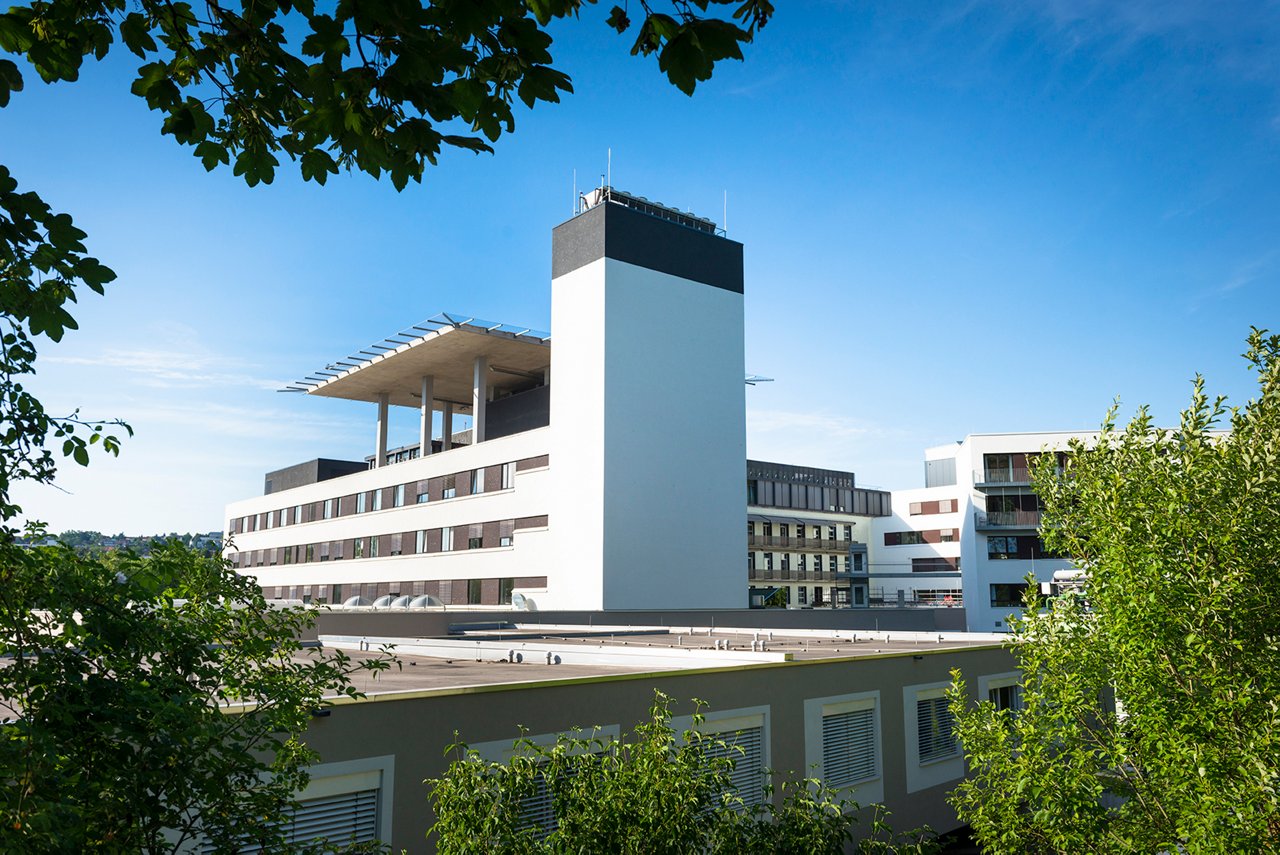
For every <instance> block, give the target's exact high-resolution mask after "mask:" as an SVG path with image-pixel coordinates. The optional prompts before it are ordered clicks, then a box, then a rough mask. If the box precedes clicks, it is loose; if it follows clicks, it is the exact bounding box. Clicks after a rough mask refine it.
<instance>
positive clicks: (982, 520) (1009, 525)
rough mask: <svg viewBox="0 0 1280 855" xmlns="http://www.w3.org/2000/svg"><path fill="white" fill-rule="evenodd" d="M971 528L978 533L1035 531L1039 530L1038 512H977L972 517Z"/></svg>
mask: <svg viewBox="0 0 1280 855" xmlns="http://www.w3.org/2000/svg"><path fill="white" fill-rule="evenodd" d="M973 526H974V528H976V529H977V530H978V531H1006V530H1010V529H1022V530H1025V531H1036V530H1037V529H1039V528H1040V511H987V512H986V513H982V512H981V511H979V512H977V513H975V514H974V515H973Z"/></svg>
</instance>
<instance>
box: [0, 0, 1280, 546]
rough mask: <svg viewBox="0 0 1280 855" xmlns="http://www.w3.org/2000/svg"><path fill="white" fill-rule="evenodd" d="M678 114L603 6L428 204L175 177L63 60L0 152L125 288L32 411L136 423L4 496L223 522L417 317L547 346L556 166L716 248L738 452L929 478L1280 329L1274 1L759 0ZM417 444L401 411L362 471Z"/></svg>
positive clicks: (150, 122)
mask: <svg viewBox="0 0 1280 855" xmlns="http://www.w3.org/2000/svg"><path fill="white" fill-rule="evenodd" d="M777 5H778V14H777V17H776V18H775V20H774V21H773V22H772V23H771V24H770V25H769V26H768V27H767V28H766V29H765V30H764V31H763V32H762V33H761V34H760V36H759V38H758V39H757V42H756V44H755V45H753V46H752V47H751V48H750V49H749V52H748V56H747V61H746V62H745V63H741V64H738V63H733V64H728V65H725V66H723V67H721V68H720V69H719V70H718V71H717V72H716V74H715V77H714V78H713V79H712V80H711V81H710V82H709V83H707V84H704V85H703V86H701V87H700V88H699V90H698V92H697V94H696V95H695V96H694V97H693V98H692V99H690V98H687V97H685V96H684V95H682V94H681V93H679V92H678V91H676V90H675V89H674V88H672V87H670V86H669V85H667V84H666V83H665V81H664V79H663V78H662V77H661V76H660V75H659V74H658V72H657V69H656V64H655V63H654V62H653V61H652V60H648V61H646V60H643V59H637V58H633V57H630V56H629V55H628V52H627V49H628V46H629V42H628V41H626V40H625V39H621V38H618V37H616V36H613V35H612V34H611V32H610V31H609V30H608V29H607V28H605V27H604V25H603V23H602V19H603V12H602V11H601V10H598V9H597V10H592V11H588V12H587V13H586V14H584V16H583V20H581V21H578V22H573V23H568V24H563V25H560V26H558V27H557V28H556V29H555V30H554V35H555V48H554V51H555V53H556V56H557V60H558V66H559V67H560V68H562V69H563V70H565V71H567V72H568V73H570V74H571V75H572V77H573V80H574V85H575V88H576V90H577V91H576V93H575V94H574V95H572V96H570V97H568V98H567V99H566V101H565V102H564V103H563V104H560V105H548V106H542V107H539V108H538V109H537V110H535V111H532V112H530V111H526V110H524V109H523V108H521V109H520V110H519V111H518V113H517V126H516V131H515V133H514V134H513V135H511V136H509V137H507V138H504V139H503V140H501V141H500V142H499V144H498V145H497V151H496V153H495V154H493V155H480V156H473V155H470V154H466V153H461V152H460V153H456V154H450V155H448V156H446V157H445V158H444V159H443V161H442V164H441V165H440V166H439V167H438V168H436V169H434V170H433V171H431V172H430V173H429V174H428V175H427V176H426V178H425V179H424V182H423V184H422V185H421V186H411V187H410V188H409V189H407V190H406V191H404V192H403V193H396V192H395V190H394V188H392V187H391V185H390V184H389V183H388V182H385V181H384V182H376V181H373V180H372V179H370V178H368V177H365V176H344V177H340V178H338V179H334V180H331V181H330V183H329V185H328V186H327V187H324V188H320V187H317V186H314V185H304V184H303V183H302V181H301V180H300V179H299V178H296V177H295V176H294V175H293V174H292V173H289V172H287V171H286V172H285V173H284V174H282V175H281V176H280V177H279V178H278V179H277V181H276V182H275V184H274V185H272V186H270V187H259V188H255V189H249V188H247V187H245V186H244V185H243V184H242V183H240V182H239V181H238V180H237V179H235V178H233V177H232V176H231V174H230V171H229V170H221V171H219V172H215V173H213V174H206V173H205V172H204V169H203V168H202V167H201V166H200V164H199V162H198V161H197V160H195V158H193V157H192V156H191V155H190V153H189V150H187V149H183V148H181V147H179V146H177V145H175V144H174V143H173V142H172V141H171V140H169V139H167V138H162V137H161V136H160V134H159V132H158V128H159V118H158V117H157V116H155V115H152V114H150V113H149V112H148V111H147V110H146V106H145V104H144V103H143V102H142V101H141V100H140V99H138V98H136V97H134V96H132V95H130V94H129V91H128V89H129V81H130V79H131V77H130V74H131V72H132V70H133V67H134V66H136V64H137V61H136V60H135V59H134V58H133V57H131V56H129V55H127V54H124V53H121V54H120V55H118V56H113V57H111V58H109V59H108V60H107V61H105V62H103V63H100V64H97V65H93V66H89V67H86V69H85V70H84V72H83V74H82V77H81V81H80V82H78V83H76V84H73V85H65V84H64V85H59V86H52V87H51V86H45V85H43V84H40V83H39V82H38V81H36V80H34V79H31V78H29V81H28V90H27V91H26V92H23V93H20V94H19V95H17V96H16V97H15V99H14V101H13V102H12V103H11V104H10V106H9V107H8V108H6V109H4V110H0V140H3V143H2V144H0V162H3V163H5V164H6V165H7V166H9V168H10V169H11V170H12V172H13V173H14V175H15V177H16V178H17V179H18V180H19V181H20V182H21V183H22V184H23V185H24V186H25V187H26V188H29V189H36V190H39V191H40V192H41V194H42V195H43V196H44V197H45V199H46V200H48V201H49V202H50V203H51V204H53V205H54V206H55V207H56V208H59V209H61V210H65V211H68V212H70V213H72V214H73V215H74V216H75V217H76V220H77V223H78V224H79V225H80V226H81V227H82V228H84V229H85V230H86V231H88V232H89V234H90V248H91V250H92V251H93V252H94V253H96V254H97V255H98V256H99V257H101V258H102V259H103V260H104V261H105V262H106V263H107V264H109V265H110V266H112V267H113V268H114V269H115V270H116V271H117V272H118V273H119V274H120V279H119V280H118V282H117V283H115V284H114V285H112V286H111V287H110V289H109V291H108V294H107V296H106V297H104V298H99V297H95V296H92V295H89V296H86V297H85V298H84V302H83V303H81V305H80V308H79V310H78V313H77V316H78V318H79V319H80V321H81V327H82V329H81V330H80V331H79V332H76V333H74V334H72V335H70V336H69V337H68V338H67V339H66V340H65V341H64V342H63V343H62V344H59V345H56V346H47V347H45V348H44V349H43V350H42V356H41V361H40V366H41V369H40V374H39V376H38V377H37V378H36V380H35V381H34V383H33V386H34V388H35V389H36V390H37V391H38V392H39V394H41V396H42V397H43V398H44V399H45V401H46V403H47V404H48V405H49V407H50V408H51V409H53V410H61V411H67V410H70V409H72V408H74V407H77V406H79V407H81V408H82V410H83V412H84V413H85V414H87V415H92V416H118V417H121V418H124V419H126V420H128V421H130V422H131V423H132V424H133V426H134V427H135V429H136V431H137V436H136V437H135V438H134V439H132V440H130V441H128V442H127V443H126V444H125V447H124V451H123V452H122V454H121V457H120V458H119V459H118V460H98V461H96V462H94V463H93V465H92V466H91V467H90V468H89V469H87V470H80V469H79V467H75V466H74V465H73V464H72V465H68V466H66V467H64V470H63V471H64V475H63V477H62V478H61V479H60V481H59V488H58V489H51V488H27V489H24V490H23V491H22V492H21V493H20V494H19V497H20V499H21V500H22V501H23V503H24V504H25V506H26V508H27V510H28V512H29V513H30V515H31V516H34V517H38V518H41V519H44V520H47V521H48V522H49V523H50V524H51V525H52V527H53V528H54V529H55V530H62V529H66V528H95V529H100V530H107V531H112V532H114V531H121V530H123V531H125V532H127V533H133V534H140V533H150V532H156V531H169V530H179V531H187V530H209V529H218V528H221V527H222V525H223V520H222V508H223V506H224V505H225V503H226V502H228V501H230V500H233V499H237V498H243V497H245V496H249V495H253V494H255V493H257V492H260V491H261V489H262V475H263V473H264V472H265V471H267V470H269V469H273V468H278V467H280V466H283V465H288V464H291V463H295V462H301V461H303V460H307V459H311V458H314V457H317V456H326V457H349V458H358V457H362V456H363V455H365V454H367V453H369V452H370V450H371V447H372V443H373V434H374V429H373V412H372V405H360V404H347V403H345V402H336V401H328V400H323V399H308V398H306V397H305V396H293V395H282V394H279V393H277V392H276V391H274V390H275V389H277V388H279V387H280V386H282V385H284V383H286V382H288V381H290V380H293V379H295V378H296V377H300V376H302V375H304V374H307V373H310V372H311V371H312V370H314V369H315V368H318V367H320V366H322V365H324V364H325V363H326V362H329V361H330V360H332V359H334V358H338V357H342V356H344V355H346V354H348V353H350V352H352V351H354V350H357V349H359V348H361V347H363V346H365V345H366V344H368V343H370V342H372V341H376V340H379V339H381V338H382V337H383V336H385V335H387V334H389V333H392V332H395V331H397V330H399V329H402V328H404V327H406V326H408V325H410V324H412V323H414V322H416V321H418V320H420V319H422V318H425V317H428V316H430V315H433V314H435V313H436V312H439V311H457V312H466V313H470V314H473V315H476V316H479V317H482V318H489V319H493V320H498V321H506V322H509V323H517V324H521V325H527V326H532V327H536V328H542V329H547V328H549V326H550V302H549V296H550V285H549V277H550V250H551V241H550V231H551V228H552V227H553V226H554V225H556V224H557V223H559V222H560V221H562V220H563V219H565V218H566V217H567V216H568V215H569V213H570V206H571V189H572V181H573V174H574V170H576V171H577V178H578V183H579V185H589V184H593V183H595V182H596V181H598V180H599V175H600V174H601V173H602V172H603V171H604V169H605V161H606V151H607V150H608V149H610V148H612V151H613V181H614V184H615V185H616V186H618V187H620V188H623V189H628V190H631V191H633V192H637V193H640V194H643V195H645V196H648V197H649V198H651V199H658V200H661V201H664V202H667V203H669V204H673V205H676V206H679V207H681V208H685V209H693V210H695V211H697V212H699V213H701V214H703V215H705V216H710V217H712V218H713V219H716V220H717V221H719V220H720V219H721V218H722V213H723V205H724V197H725V193H726V192H727V194H728V226H729V235H730V237H732V238H734V239H736V240H739V241H742V242H743V243H744V244H745V245H746V276H747V293H746V306H747V309H746V317H747V328H746V336H747V370H748V371H751V372H755V373H759V374H763V375H766V376H769V377H773V378H775V382H773V383H771V384H763V385H760V386H757V387H754V388H751V389H748V391H747V407H748V425H747V432H748V450H749V453H750V454H751V455H752V456H755V457H761V458H765V459H773V460H779V461H783V462H789V463H798V464H804V465H814V466H829V467H837V468H849V469H852V470H853V471H855V472H856V473H857V474H858V477H859V481H860V483H862V484H866V485H874V486H880V487H885V488H900V487H915V486H920V485H921V484H922V469H923V467H922V466H921V463H920V461H921V460H922V451H923V449H924V448H925V447H927V446H930V445H936V444H940V443H943V442H947V441H950V440H955V439H959V438H961V437H962V436H964V435H965V434H967V433H975V432H992V431H1023V430H1054V429H1075V428H1079V429H1088V428H1092V427H1095V426H1096V425H1097V424H1098V423H1099V421H1100V420H1101V418H1102V416H1103V414H1104V412H1105V410H1106V408H1107V406H1108V405H1109V403H1110V402H1111V400H1112V399H1113V398H1115V397H1119V398H1121V399H1122V401H1123V410H1122V412H1123V413H1125V414H1129V413H1131V412H1132V410H1133V408H1134V407H1135V406H1136V405H1137V404H1139V403H1149V404H1151V406H1152V408H1153V411H1154V413H1155V415H1156V417H1157V419H1158V420H1160V421H1163V422H1169V421H1171V420H1172V419H1173V418H1174V417H1175V416H1176V414H1177V412H1178V410H1179V409H1180V408H1181V407H1182V406H1183V405H1184V404H1185V403H1186V401H1187V400H1188V398H1189V393H1190V383H1189V381H1190V379H1191V378H1192V377H1193V376H1194V374H1195V373H1196V372H1201V373H1203V374H1204V375H1206V377H1207V378H1208V381H1209V386H1210V389H1211V390H1212V391H1216V392H1221V393H1224V394H1228V395H1229V396H1230V397H1231V399H1232V401H1234V402H1237V403H1242V402H1243V401H1244V400H1246V399H1247V398H1248V397H1249V395H1250V394H1251V393H1252V391H1253V388H1254V387H1253V378H1252V375H1250V374H1249V373H1248V372H1246V371H1245V369H1244V363H1243V361H1242V360H1241V359H1239V356H1238V355H1239V354H1240V353H1241V351H1242V350H1243V341H1244V337H1245V335H1246V333H1247V332H1248V328H1249V326H1250V324H1253V325H1257V326H1263V327H1271V328H1273V329H1274V328H1277V327H1280V317H1277V314H1278V313H1277V309H1280V239H1278V236H1280V51H1278V50H1277V45H1278V44H1280V5H1277V4H1276V3H1274V2H1269V3H1208V2H1206V3H1188V2H1176V0H1175V2H1161V3H1156V2H1143V0H1137V1H1136V2H1130V3H1126V4H1114V3H1110V2H1101V1H1100V2H1092V0H1082V2H1057V3H1054V2H1049V3H1032V2H1027V3H1020V2H1005V3H986V2H972V3H967V4H945V5H944V4H936V3H920V2H915V3H903V2H883V3H836V2H804V3H794V2H785V0H784V2H780V3H778V4H777ZM413 438H414V425H413V416H412V414H410V413H405V414H403V415H402V416H401V417H400V418H399V419H398V421H395V422H393V429H392V437H391V440H392V442H393V443H396V442H408V441H412V440H413Z"/></svg>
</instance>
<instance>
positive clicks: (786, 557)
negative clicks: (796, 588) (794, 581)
mask: <svg viewBox="0 0 1280 855" xmlns="http://www.w3.org/2000/svg"><path fill="white" fill-rule="evenodd" d="M782 569H783V571H787V570H790V569H791V553H789V552H784V553H782Z"/></svg>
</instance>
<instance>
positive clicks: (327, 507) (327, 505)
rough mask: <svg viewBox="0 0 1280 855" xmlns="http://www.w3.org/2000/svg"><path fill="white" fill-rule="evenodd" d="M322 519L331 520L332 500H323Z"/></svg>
mask: <svg viewBox="0 0 1280 855" xmlns="http://www.w3.org/2000/svg"><path fill="white" fill-rule="evenodd" d="M324 518H325V519H327V520H330V519H333V499H325V500H324Z"/></svg>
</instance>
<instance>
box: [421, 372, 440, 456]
mask: <svg viewBox="0 0 1280 855" xmlns="http://www.w3.org/2000/svg"><path fill="white" fill-rule="evenodd" d="M435 389H436V378H435V377H433V376H431V375H430V374H424V375H423V377H422V423H421V425H420V426H419V428H418V455H419V456H421V457H426V456H427V455H428V454H430V453H431V419H432V417H433V416H434V415H435V411H436V404H435V394H436V392H435Z"/></svg>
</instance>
